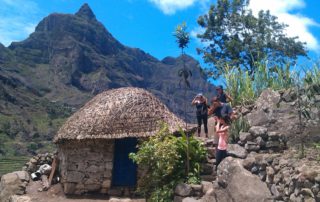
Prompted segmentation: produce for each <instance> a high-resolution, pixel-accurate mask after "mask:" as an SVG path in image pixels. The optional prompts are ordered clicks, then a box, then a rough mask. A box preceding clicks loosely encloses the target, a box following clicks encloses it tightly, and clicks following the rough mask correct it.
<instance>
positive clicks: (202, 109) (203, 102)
mask: <svg viewBox="0 0 320 202" xmlns="http://www.w3.org/2000/svg"><path fill="white" fill-rule="evenodd" d="M191 104H192V105H195V106H196V109H197V110H196V115H197V122H198V137H200V132H201V125H202V122H203V126H204V132H205V134H206V137H208V101H207V98H206V97H204V96H203V95H202V93H199V94H198V95H197V96H196V97H195V98H194V99H193V100H192V102H191Z"/></svg>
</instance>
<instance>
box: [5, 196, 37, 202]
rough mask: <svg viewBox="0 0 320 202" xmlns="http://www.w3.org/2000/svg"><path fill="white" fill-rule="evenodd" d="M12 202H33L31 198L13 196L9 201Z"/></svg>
mask: <svg viewBox="0 0 320 202" xmlns="http://www.w3.org/2000/svg"><path fill="white" fill-rule="evenodd" d="M9 201H10V202H32V199H31V198H30V197H29V196H18V195H13V196H11V197H10V199H9Z"/></svg>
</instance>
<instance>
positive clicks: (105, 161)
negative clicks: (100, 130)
mask: <svg viewBox="0 0 320 202" xmlns="http://www.w3.org/2000/svg"><path fill="white" fill-rule="evenodd" d="M113 152H114V140H86V141H82V142H80V141H78V142H77V141H72V142H66V143H64V144H60V145H59V147H58V158H59V170H60V174H61V183H62V184H63V188H64V192H65V193H66V194H83V193H88V192H99V193H108V191H109V190H110V188H111V180H112V168H113Z"/></svg>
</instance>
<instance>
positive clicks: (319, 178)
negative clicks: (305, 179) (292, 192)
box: [314, 173, 320, 183]
mask: <svg viewBox="0 0 320 202" xmlns="http://www.w3.org/2000/svg"><path fill="white" fill-rule="evenodd" d="M314 181H316V182H317V183H320V173H319V174H318V175H317V176H316V177H315V178H314Z"/></svg>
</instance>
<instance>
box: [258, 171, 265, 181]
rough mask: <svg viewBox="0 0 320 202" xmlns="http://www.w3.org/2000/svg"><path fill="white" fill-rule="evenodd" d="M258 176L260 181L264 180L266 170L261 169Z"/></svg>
mask: <svg viewBox="0 0 320 202" xmlns="http://www.w3.org/2000/svg"><path fill="white" fill-rule="evenodd" d="M258 175H259V178H260V180H261V181H265V180H266V177H267V174H266V171H261V172H259V174H258Z"/></svg>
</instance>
